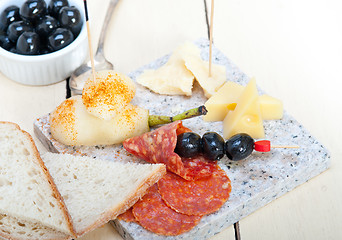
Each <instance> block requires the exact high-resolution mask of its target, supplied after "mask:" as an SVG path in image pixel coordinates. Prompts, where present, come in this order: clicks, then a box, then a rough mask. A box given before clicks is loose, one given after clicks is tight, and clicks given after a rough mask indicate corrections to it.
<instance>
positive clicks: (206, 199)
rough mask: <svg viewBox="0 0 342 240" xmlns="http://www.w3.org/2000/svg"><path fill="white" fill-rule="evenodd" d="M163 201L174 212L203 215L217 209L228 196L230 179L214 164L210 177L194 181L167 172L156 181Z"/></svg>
mask: <svg viewBox="0 0 342 240" xmlns="http://www.w3.org/2000/svg"><path fill="white" fill-rule="evenodd" d="M158 188H159V192H160V194H161V196H162V199H163V200H164V201H165V203H166V204H167V205H168V206H169V207H170V208H172V209H174V210H175V211H176V212H179V213H183V214H187V215H198V216H201V215H205V214H209V213H213V212H215V211H217V210H218V209H219V208H220V207H221V206H222V205H223V204H224V203H225V202H226V201H227V200H228V198H229V194H230V191H231V184H230V179H229V178H228V176H227V174H226V173H225V171H223V170H222V169H221V168H220V167H219V166H216V168H215V171H214V172H213V173H212V175H211V176H210V177H207V178H202V179H198V180H195V181H186V180H184V179H183V178H181V177H179V176H177V175H175V174H173V173H171V172H168V173H167V174H166V175H165V176H164V177H163V178H162V179H161V180H159V182H158Z"/></svg>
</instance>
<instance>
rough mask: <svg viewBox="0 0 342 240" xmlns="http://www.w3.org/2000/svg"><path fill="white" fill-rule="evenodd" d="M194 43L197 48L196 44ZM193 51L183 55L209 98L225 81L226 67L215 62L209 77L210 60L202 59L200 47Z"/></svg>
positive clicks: (186, 63) (187, 65)
mask: <svg viewBox="0 0 342 240" xmlns="http://www.w3.org/2000/svg"><path fill="white" fill-rule="evenodd" d="M192 45H193V47H195V48H197V47H196V46H195V45H194V44H192ZM197 49H198V48H197ZM191 53H192V54H187V55H184V56H183V58H184V61H185V66H186V67H187V69H189V70H190V71H191V72H192V74H193V75H194V76H195V78H196V80H197V82H198V83H199V84H200V85H201V87H202V88H203V91H204V95H205V96H206V97H207V98H209V97H211V96H212V95H213V94H214V93H215V92H216V91H217V90H218V89H219V88H220V87H221V86H222V85H223V84H224V83H225V81H226V68H225V67H224V66H222V65H217V64H213V65H212V76H211V77H209V62H207V61H203V60H202V58H201V55H200V50H199V49H198V51H197V52H195V51H192V52H191Z"/></svg>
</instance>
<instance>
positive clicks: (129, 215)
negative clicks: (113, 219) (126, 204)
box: [118, 208, 137, 223]
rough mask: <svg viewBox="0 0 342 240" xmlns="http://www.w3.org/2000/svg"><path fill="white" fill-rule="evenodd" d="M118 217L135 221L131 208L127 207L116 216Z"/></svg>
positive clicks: (127, 220)
mask: <svg viewBox="0 0 342 240" xmlns="http://www.w3.org/2000/svg"><path fill="white" fill-rule="evenodd" d="M118 219H120V220H124V221H126V222H135V223H136V222H137V220H136V219H135V217H134V215H133V212H132V208H130V209H128V210H127V211H126V212H124V213H122V214H120V215H119V216H118Z"/></svg>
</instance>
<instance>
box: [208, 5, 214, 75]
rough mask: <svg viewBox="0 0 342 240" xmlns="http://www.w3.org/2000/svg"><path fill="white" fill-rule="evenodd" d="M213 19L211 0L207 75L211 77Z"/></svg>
mask: <svg viewBox="0 0 342 240" xmlns="http://www.w3.org/2000/svg"><path fill="white" fill-rule="evenodd" d="M213 20H214V0H211V13H210V28H209V77H211V75H212V74H211V68H212V67H211V66H212V48H213V47H212V46H213V24H214V22H213Z"/></svg>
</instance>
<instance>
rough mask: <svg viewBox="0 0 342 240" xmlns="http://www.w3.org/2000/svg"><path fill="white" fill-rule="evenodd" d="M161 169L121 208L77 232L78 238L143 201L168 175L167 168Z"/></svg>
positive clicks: (128, 198)
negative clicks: (151, 188)
mask: <svg viewBox="0 0 342 240" xmlns="http://www.w3.org/2000/svg"><path fill="white" fill-rule="evenodd" d="M159 165H160V167H159V168H158V169H156V170H155V171H154V172H153V173H151V174H150V176H149V177H148V178H147V179H146V180H145V181H144V182H143V183H142V184H141V185H140V186H139V188H138V189H137V191H135V192H134V193H132V194H131V195H130V196H128V197H127V198H126V200H125V201H124V202H122V203H121V204H120V205H119V206H115V207H114V208H111V209H110V210H108V212H107V213H106V214H104V215H102V216H101V217H100V218H98V219H97V220H96V221H95V222H94V223H93V224H92V225H90V226H88V227H87V228H86V229H85V230H83V231H82V232H76V234H77V237H80V236H82V235H84V234H85V233H87V232H90V231H91V230H93V229H95V228H97V227H99V226H102V225H104V224H106V223H107V222H109V221H110V220H114V219H115V218H116V217H117V216H118V215H120V214H121V213H124V212H125V211H127V210H128V209H129V208H130V207H132V206H133V205H134V204H135V203H136V202H137V201H138V200H139V199H141V198H142V197H143V196H144V195H145V193H146V192H147V190H148V189H149V188H150V187H151V186H152V185H153V184H155V183H157V182H158V181H159V179H161V178H162V177H163V176H164V175H165V174H166V167H165V165H164V164H159Z"/></svg>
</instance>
